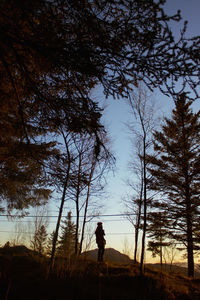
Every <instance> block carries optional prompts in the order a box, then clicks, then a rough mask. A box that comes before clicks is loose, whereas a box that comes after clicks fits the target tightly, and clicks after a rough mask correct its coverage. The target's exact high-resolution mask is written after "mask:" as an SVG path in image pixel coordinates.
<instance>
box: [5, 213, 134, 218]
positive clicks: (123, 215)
mask: <svg viewBox="0 0 200 300" xmlns="http://www.w3.org/2000/svg"><path fill="white" fill-rule="evenodd" d="M135 215H137V213H127V214H111V215H103V214H102V215H90V216H87V217H88V218H99V217H126V216H135ZM0 217H10V218H16V217H20V216H15V215H0ZM57 217H58V216H48V215H47V216H46V215H43V216H42V215H41V216H36V215H27V216H23V217H20V218H57ZM71 217H72V218H76V216H71ZM79 217H80V218H84V216H79Z"/></svg>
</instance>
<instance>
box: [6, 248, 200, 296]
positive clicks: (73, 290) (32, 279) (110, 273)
mask: <svg viewBox="0 0 200 300" xmlns="http://www.w3.org/2000/svg"><path fill="white" fill-rule="evenodd" d="M5 250H6V249H3V251H0V299H2V300H5V299H6V300H19V299H20V300H36V299H37V300H55V299H68V300H78V299H82V300H86V299H87V300H96V299H98V300H199V299H200V279H189V278H187V277H186V276H183V275H181V274H175V273H173V272H160V271H159V270H156V269H155V268H153V267H150V266H147V265H146V266H145V274H144V275H143V276H141V275H140V272H139V266H138V265H137V264H136V265H135V264H133V263H132V261H130V263H127V262H126V263H125V264H123V263H120V264H118V263H110V262H106V263H97V262H94V261H91V260H84V259H81V260H80V259H76V260H73V261H70V262H69V261H66V260H63V259H62V258H59V259H57V260H56V262H55V266H54V270H53V271H52V272H51V273H49V272H48V270H49V259H48V258H47V257H44V256H43V257H40V256H38V255H37V256H35V255H34V253H33V252H32V251H29V250H27V248H26V247H23V246H20V247H17V248H13V249H12V247H10V249H7V250H8V252H7V251H5ZM107 250H108V251H107V252H108V253H107V255H108V254H109V253H111V254H112V255H111V256H113V253H115V255H116V256H118V257H123V254H122V256H120V254H121V253H120V254H119V253H118V251H116V250H114V249H110V250H109V249H107ZM22 252H23V253H22ZM93 253H95V251H94V250H93ZM129 260H130V259H129Z"/></svg>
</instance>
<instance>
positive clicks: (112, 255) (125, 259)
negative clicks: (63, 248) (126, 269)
mask: <svg viewBox="0 0 200 300" xmlns="http://www.w3.org/2000/svg"><path fill="white" fill-rule="evenodd" d="M97 254H98V249H94V250H90V251H86V252H83V253H82V254H81V256H82V257H83V258H85V259H90V260H93V261H97ZM104 261H105V262H111V263H130V262H131V259H130V257H129V256H128V255H125V254H122V253H121V252H119V251H117V250H115V249H113V248H106V249H105V253H104Z"/></svg>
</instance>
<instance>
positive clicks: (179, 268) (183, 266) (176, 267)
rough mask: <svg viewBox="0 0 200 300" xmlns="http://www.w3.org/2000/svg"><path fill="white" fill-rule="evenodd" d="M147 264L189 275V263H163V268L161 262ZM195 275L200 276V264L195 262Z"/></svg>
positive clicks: (155, 267)
mask: <svg viewBox="0 0 200 300" xmlns="http://www.w3.org/2000/svg"><path fill="white" fill-rule="evenodd" d="M146 266H149V267H153V268H154V269H157V270H161V269H162V270H163V271H167V272H174V273H179V274H183V275H185V276H187V274H188V270H187V263H174V264H173V265H170V264H163V266H162V268H161V265H160V264H159V263H157V264H148V263H147V264H146ZM195 277H200V267H199V265H198V264H195Z"/></svg>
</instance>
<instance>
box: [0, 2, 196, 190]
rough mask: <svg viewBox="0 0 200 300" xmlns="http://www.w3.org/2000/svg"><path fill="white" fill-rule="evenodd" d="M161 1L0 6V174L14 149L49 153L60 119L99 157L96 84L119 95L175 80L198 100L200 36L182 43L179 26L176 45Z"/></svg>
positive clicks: (170, 88)
mask: <svg viewBox="0 0 200 300" xmlns="http://www.w3.org/2000/svg"><path fill="white" fill-rule="evenodd" d="M164 3H165V1H164V0H159V1H153V0H134V1H132V0H115V1H113V0H112V1H111V0H86V1H79V0H76V1H73V0H70V1H68V0H51V1H50V0H49V1H48V0H35V1H34V2H31V3H30V2H28V1H25V0H19V1H14V0H2V1H1V2H0V24H1V26H0V35H1V42H0V53H1V55H0V76H1V83H0V90H1V97H0V106H1V110H0V122H1V128H2V130H1V133H0V141H1V148H0V167H1V171H2V172H4V171H5V170H6V161H8V160H10V161H13V160H14V159H15V156H16V153H17V152H18V149H19V147H21V149H23V154H25V157H27V158H28V159H30V157H31V158H32V161H34V160H35V158H36V156H37V158H38V155H40V153H41V156H40V158H41V159H39V162H40V164H44V163H45V162H46V161H47V160H48V158H49V155H51V154H53V152H52V151H55V149H54V146H55V144H49V143H47V142H46V139H44V137H46V136H48V138H49V137H50V135H51V134H52V133H55V132H57V129H58V127H59V125H60V124H61V123H62V122H64V124H65V128H66V130H68V131H69V132H77V133H81V132H87V133H89V134H91V135H94V136H95V138H96V144H97V151H96V152H97V154H98V148H99V147H100V145H101V140H100V135H99V132H100V131H101V130H102V128H103V126H102V124H101V113H102V112H101V109H100V108H99V106H98V103H97V102H95V101H94V99H93V98H92V96H91V90H92V89H93V88H94V87H95V86H97V85H98V84H99V85H101V86H102V87H103V90H104V93H105V95H106V96H109V95H111V96H114V97H119V96H124V97H126V96H128V94H129V92H130V91H131V88H133V87H134V86H135V85H137V82H138V81H139V80H142V81H144V82H145V84H146V85H147V86H148V87H149V88H151V89H152V88H155V87H158V88H160V89H161V90H162V91H165V92H166V93H171V94H174V93H175V90H174V87H175V85H174V82H175V81H176V80H179V79H181V78H182V80H183V86H182V88H185V86H186V85H189V87H190V88H191V89H192V90H193V92H194V94H195V96H196V97H197V89H196V86H197V84H198V83H199V77H198V76H199V58H200V54H199V53H200V52H199V45H200V39H199V37H196V38H195V37H192V38H191V39H187V38H186V37H185V30H186V27H184V28H183V31H182V33H181V35H180V37H179V39H178V40H175V39H174V37H173V34H172V32H171V30H170V27H169V23H170V22H171V21H177V22H178V21H180V19H181V17H180V12H177V14H175V15H174V16H168V15H166V14H165V12H164V10H163V5H164ZM182 88H181V89H182ZM50 140H51V142H52V137H51V139H50ZM34 147H35V148H34ZM36 148H37V153H38V155H36V154H35V153H33V149H36ZM10 149H12V153H10V151H11V150H10ZM33 154H34V155H33ZM44 154H45V155H44ZM22 156H23V155H22ZM19 166H20V162H19V163H18V164H16V166H15V167H16V172H19V169H20V167H19ZM25 169H26V170H27V169H29V170H30V169H31V168H30V165H26V164H24V165H23V167H21V172H22V171H23V172H22V173H23V174H24V172H25ZM39 169H40V167H39V164H38V170H39ZM38 172H39V171H38ZM18 178H19V177H18ZM9 180H10V183H11V184H12V178H11V177H10V179H9ZM2 185H3V183H2ZM4 194H5V193H4Z"/></svg>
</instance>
